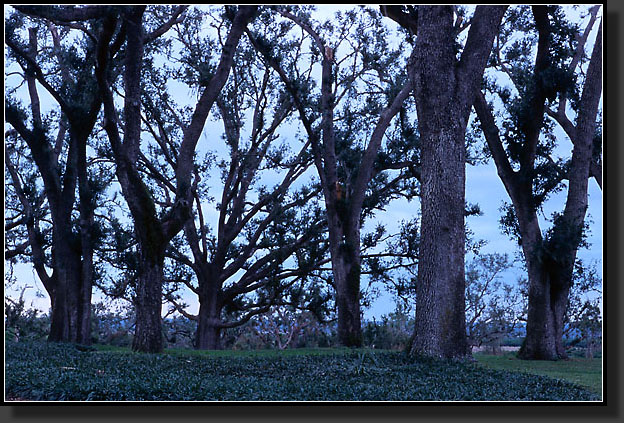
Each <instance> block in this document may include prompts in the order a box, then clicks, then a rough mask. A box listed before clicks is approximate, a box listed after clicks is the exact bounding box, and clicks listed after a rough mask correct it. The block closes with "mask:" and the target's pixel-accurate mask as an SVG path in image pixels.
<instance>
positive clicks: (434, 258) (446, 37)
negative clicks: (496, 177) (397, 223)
mask: <svg viewBox="0 0 624 423" xmlns="http://www.w3.org/2000/svg"><path fill="white" fill-rule="evenodd" d="M505 10H506V7H505V6H496V7H493V6H479V7H477V8H476V10H475V14H474V16H473V18H472V21H471V24H470V30H469V33H468V37H467V40H466V44H465V47H464V49H463V52H462V53H461V57H460V59H459V60H458V59H457V58H456V57H457V51H456V47H455V42H456V41H455V40H456V37H457V35H458V32H459V31H460V30H461V26H460V20H459V19H458V20H457V22H456V23H455V25H454V23H453V7H452V6H436V7H428V6H418V8H417V9H415V8H414V7H412V6H410V7H407V9H405V8H397V7H391V8H390V9H388V8H386V9H385V13H386V14H387V15H388V16H389V17H390V18H392V19H394V20H395V21H397V22H398V23H399V24H400V25H403V26H404V28H405V29H406V30H409V31H411V32H412V33H413V35H416V41H415V44H414V51H415V53H416V54H415V66H414V69H413V71H412V72H411V73H410V77H411V78H412V79H413V90H414V96H415V100H416V109H417V115H418V131H419V133H420V138H421V210H422V220H421V235H420V250H419V254H420V256H419V260H418V282H417V286H416V290H417V295H416V301H417V303H416V325H415V337H414V342H413V345H412V353H422V354H426V355H433V356H440V357H446V358H451V357H463V356H465V355H467V354H468V344H467V340H466V326H465V325H466V321H465V309H464V303H465V276H464V242H465V238H464V237H465V228H464V214H465V165H466V146H465V130H466V126H467V123H468V117H469V115H470V110H471V107H472V101H473V97H474V93H475V92H476V91H477V89H478V86H479V83H480V82H481V78H482V75H483V70H484V68H485V65H486V62H487V58H488V56H489V54H490V51H491V49H492V44H493V41H494V37H495V35H496V33H497V29H498V25H499V23H500V21H501V19H502V16H503V14H504V13H505Z"/></svg>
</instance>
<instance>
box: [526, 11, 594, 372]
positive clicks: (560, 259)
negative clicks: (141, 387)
mask: <svg viewBox="0 0 624 423" xmlns="http://www.w3.org/2000/svg"><path fill="white" fill-rule="evenodd" d="M601 72H602V23H601V24H600V27H599V30H598V36H597V38H596V43H595V44H594V49H593V52H592V56H591V61H590V63H589V67H588V70H587V77H586V82H585V86H584V87H583V93H582V95H581V102H580V107H579V115H578V117H577V124H576V128H575V131H574V140H573V143H574V148H573V150H572V161H571V165H570V171H569V184H568V195H567V198H566V204H565V208H564V211H563V215H562V216H561V218H560V220H559V221H557V222H555V227H554V229H553V233H552V235H551V238H550V239H548V240H546V242H545V247H546V249H547V252H548V253H547V256H546V257H544V255H542V256H538V255H535V254H534V255H531V256H528V257H527V256H526V254H525V257H526V258H527V265H529V263H530V264H531V266H532V267H538V268H541V270H542V271H541V272H540V273H534V274H533V275H531V274H529V314H528V316H527V336H526V338H525V341H524V343H523V345H522V347H521V349H520V351H519V354H518V356H519V357H520V358H523V359H528V360H556V359H561V358H567V354H566V352H565V348H564V346H563V339H562V338H563V329H564V328H563V322H564V317H565V313H566V308H567V304H568V296H569V293H570V289H571V287H572V274H573V270H574V263H575V261H576V254H577V250H578V246H579V244H580V241H581V234H582V229H583V223H584V220H585V214H586V211H587V187H588V181H589V178H590V177H591V173H590V169H591V160H592V148H593V143H592V141H593V134H594V130H595V126H596V115H597V112H598V106H599V102H600V94H601V91H602V89H601V84H602V75H601ZM531 276H533V277H534V278H533V279H531ZM540 312H543V313H545V315H546V317H544V316H542V315H540ZM544 320H546V321H544ZM551 322H552V325H553V327H552V329H551V330H548V331H544V330H543V329H542V328H543V327H544V324H546V327H548V324H550V323H551Z"/></svg>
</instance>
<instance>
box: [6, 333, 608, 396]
mask: <svg viewBox="0 0 624 423" xmlns="http://www.w3.org/2000/svg"><path fill="white" fill-rule="evenodd" d="M5 357H6V360H5V393H6V395H7V399H14V398H17V399H27V400H38V401H50V400H52V401H63V400H74V401H85V400H96V401H129V400H130V401H137V400H140V401H599V400H600V396H599V395H597V394H596V393H595V392H591V391H589V390H586V389H584V388H582V387H581V386H579V385H575V384H571V383H569V382H567V381H564V380H556V379H550V378H547V377H545V376H538V375H532V374H526V373H519V372H510V371H503V370H496V369H489V368H484V366H483V365H482V364H478V363H470V362H457V361H445V360H437V359H431V358H407V357H406V356H405V355H404V354H402V353H400V352H387V351H386V352H379V351H371V350H349V349H313V350H311V349H307V350H285V351H270V350H262V351H217V352H198V351H188V350H169V351H166V353H165V354H140V353H133V352H131V351H129V350H128V349H122V348H109V347H106V348H102V347H99V348H92V349H77V348H76V347H75V346H74V345H71V344H49V343H46V342H18V343H15V342H7V343H6V346H5ZM489 361H490V362H493V361H494V360H489ZM517 365H518V363H516V368H514V370H517ZM512 367H513V366H512Z"/></svg>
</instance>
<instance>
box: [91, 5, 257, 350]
mask: <svg viewBox="0 0 624 423" xmlns="http://www.w3.org/2000/svg"><path fill="white" fill-rule="evenodd" d="M183 10H184V9H177V10H176V11H175V12H173V14H174V15H176V14H177V15H180V14H181V13H182V12H183ZM255 11H256V7H252V6H241V7H239V8H237V9H236V11H232V10H230V12H232V13H229V18H230V19H231V28H230V32H229V34H228V37H227V39H226V41H225V43H224V45H223V49H222V53H221V58H220V60H219V63H218V65H217V66H216V69H215V71H214V73H213V75H212V77H211V78H210V79H209V80H208V81H206V86H205V87H204V89H203V90H202V93H201V95H200V97H199V100H198V102H197V104H196V106H195V110H194V112H193V115H192V117H191V119H190V122H189V123H188V124H187V125H185V127H184V128H183V138H182V141H181V142H180V145H179V150H178V151H177V160H176V197H175V201H174V202H173V204H171V205H170V207H168V208H167V210H166V212H165V213H163V214H162V215H160V214H159V212H158V210H157V207H156V204H155V202H154V199H153V197H152V195H151V193H150V191H149V190H148V188H147V186H146V184H145V183H144V181H143V180H142V178H141V175H140V173H139V170H138V166H137V162H138V157H139V153H140V145H141V132H142V131H141V122H142V120H141V95H142V84H141V81H142V77H141V72H142V68H143V60H144V51H145V48H146V45H148V44H149V43H150V42H151V41H153V40H154V39H156V38H157V37H158V36H160V35H162V34H163V33H164V32H165V31H166V30H167V29H168V28H170V27H171V26H172V25H173V24H174V23H175V22H176V19H174V18H175V17H176V16H174V17H172V19H173V20H171V19H170V20H168V21H167V22H165V23H164V24H163V25H162V26H159V27H157V28H156V29H154V30H153V31H148V30H146V28H145V24H146V22H145V21H144V14H145V7H144V6H137V7H128V8H123V9H121V10H120V11H118V12H115V13H110V14H108V15H107V16H106V18H105V20H104V23H103V25H102V33H101V38H100V42H99V43H98V48H97V54H96V56H97V66H96V76H97V81H98V86H99V89H100V94H101V96H102V99H103V103H104V116H105V124H104V129H105V131H106V133H107V135H108V137H109V140H110V143H111V147H112V150H113V155H114V159H115V163H116V175H117V178H118V180H119V183H120V185H121V190H122V192H123V195H124V198H125V199H126V201H127V203H128V207H129V209H130V212H131V215H132V218H133V221H134V230H135V235H136V239H137V243H138V250H139V274H138V277H137V288H136V293H135V298H134V300H135V307H136V313H137V324H136V331H135V336H134V339H133V346H132V347H133V349H134V350H135V351H143V352H159V351H161V350H162V348H163V344H162V321H161V307H162V288H163V286H162V285H163V262H164V255H165V250H166V248H167V246H168V244H169V241H170V240H171V239H172V238H173V237H174V236H175V235H176V234H177V233H178V232H179V231H180V230H182V228H183V227H184V224H185V223H186V221H187V220H188V219H189V218H190V206H191V204H192V201H193V199H192V197H191V177H192V169H193V164H194V161H193V154H194V151H195V147H196V145H197V142H198V140H199V137H200V135H201V133H202V131H203V127H204V124H205V122H206V118H207V116H208V113H209V112H210V109H211V108H212V105H213V104H214V102H215V100H216V98H217V96H218V94H219V92H220V91H221V88H222V87H223V85H224V84H225V82H226V80H227V78H228V75H229V73H230V68H231V66H232V61H233V56H234V52H235V50H236V46H237V44H238V41H239V39H240V37H241V35H242V32H243V29H244V27H245V26H246V25H247V23H248V22H249V20H251V19H252V17H253V15H254V13H255ZM124 42H125V57H124V59H123V86H124V106H123V138H122V136H121V135H120V128H121V125H120V122H119V118H118V115H117V111H116V108H115V102H114V97H113V90H112V88H113V84H114V75H112V74H111V72H110V70H109V63H110V62H111V60H112V59H113V55H111V54H110V53H111V51H114V50H113V47H114V46H115V45H116V44H122V43H124Z"/></svg>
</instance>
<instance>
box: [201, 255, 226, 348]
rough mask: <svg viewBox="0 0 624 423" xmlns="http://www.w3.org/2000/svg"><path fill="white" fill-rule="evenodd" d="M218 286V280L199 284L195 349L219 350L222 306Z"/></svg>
mask: <svg viewBox="0 0 624 423" xmlns="http://www.w3.org/2000/svg"><path fill="white" fill-rule="evenodd" d="M206 267H210V266H206ZM206 270H207V273H209V272H210V270H209V269H206ZM206 276H207V275H206ZM220 285H221V284H220V283H219V281H218V280H205V281H203V283H201V284H200V286H201V288H200V289H201V292H200V295H199V314H198V320H197V333H196V337H195V348H196V349H198V350H218V349H221V342H220V341H221V329H222V326H221V323H222V322H221V309H222V307H223V304H222V302H221V298H220V288H221V287H220Z"/></svg>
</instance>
